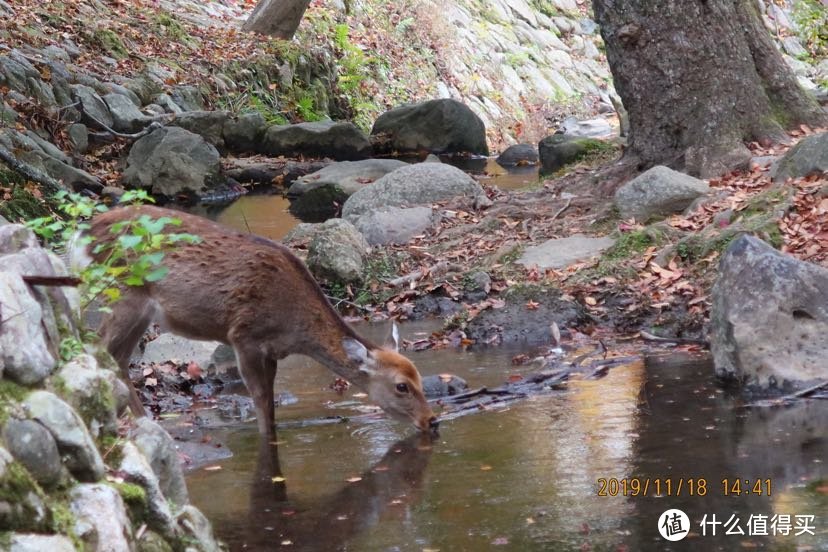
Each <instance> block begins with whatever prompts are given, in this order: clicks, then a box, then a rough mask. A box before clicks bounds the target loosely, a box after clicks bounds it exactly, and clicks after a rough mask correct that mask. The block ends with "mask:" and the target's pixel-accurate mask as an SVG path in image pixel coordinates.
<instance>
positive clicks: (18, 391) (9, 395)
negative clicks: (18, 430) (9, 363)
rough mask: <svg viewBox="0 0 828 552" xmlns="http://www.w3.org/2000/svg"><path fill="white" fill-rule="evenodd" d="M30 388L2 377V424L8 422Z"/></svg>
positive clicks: (0, 384) (0, 399) (0, 416)
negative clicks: (10, 415)
mask: <svg viewBox="0 0 828 552" xmlns="http://www.w3.org/2000/svg"><path fill="white" fill-rule="evenodd" d="M28 394H29V390H28V389H27V388H25V387H23V386H21V385H18V384H16V383H14V382H13V381H11V380H8V379H0V426H2V425H3V424H5V423H6V420H7V419H8V417H9V414H10V413H11V412H12V411H13V410H14V409H15V408H17V407H18V404H19V403H21V402H22V401H23V399H25V398H26V395H28Z"/></svg>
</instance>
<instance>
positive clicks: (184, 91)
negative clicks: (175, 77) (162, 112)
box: [170, 86, 204, 111]
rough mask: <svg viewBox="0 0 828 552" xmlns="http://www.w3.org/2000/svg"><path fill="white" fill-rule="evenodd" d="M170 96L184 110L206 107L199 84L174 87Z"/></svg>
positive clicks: (200, 109) (196, 109) (198, 109)
mask: <svg viewBox="0 0 828 552" xmlns="http://www.w3.org/2000/svg"><path fill="white" fill-rule="evenodd" d="M170 97H171V98H172V101H174V102H175V103H176V105H178V107H180V108H181V109H182V110H184V111H202V110H203V109H204V97H203V96H202V95H201V91H200V90H199V89H198V87H197V86H178V87H176V88H174V89H173V91H172V93H171V94H170Z"/></svg>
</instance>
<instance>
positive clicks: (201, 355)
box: [141, 333, 219, 370]
mask: <svg viewBox="0 0 828 552" xmlns="http://www.w3.org/2000/svg"><path fill="white" fill-rule="evenodd" d="M218 345H219V343H218V342H217V341H197V340H194V339H187V338H186V337H181V336H179V335H175V334H172V333H163V334H161V335H159V336H158V337H157V338H155V339H153V340H152V341H150V342H149V343H147V345H146V347H145V348H144V354H143V356H142V357H141V360H142V361H143V362H155V363H156V364H162V363H164V362H167V361H168V360H172V361H175V362H181V363H185V362H191V361H192V362H195V363H197V364H198V365H199V366H200V367H201V368H202V369H203V370H206V369H207V368H208V367H209V366H210V358H211V356H212V354H213V351H215V350H216V347H217V346H218Z"/></svg>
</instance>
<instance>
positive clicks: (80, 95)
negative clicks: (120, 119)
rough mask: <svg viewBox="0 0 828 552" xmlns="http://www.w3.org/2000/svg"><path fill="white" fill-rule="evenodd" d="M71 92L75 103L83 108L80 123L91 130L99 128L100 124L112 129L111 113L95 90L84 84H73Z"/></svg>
mask: <svg viewBox="0 0 828 552" xmlns="http://www.w3.org/2000/svg"><path fill="white" fill-rule="evenodd" d="M72 91H73V92H74V94H75V99H76V101H79V102H80V103H81V107H82V108H83V110H82V112H83V117H82V118H81V122H83V123H84V124H86V125H89V126H91V127H93V128H101V124H104V125H106V126H107V127H109V128H112V125H113V122H114V121H113V119H112V113H110V111H109V107H107V105H106V102H104V100H103V98H101V97H100V96H99V95H98V93H97V92H96V91H95V89H93V88H91V87H89V86H86V85H84V84H75V85H73V86H72Z"/></svg>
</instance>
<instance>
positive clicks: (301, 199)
mask: <svg viewBox="0 0 828 552" xmlns="http://www.w3.org/2000/svg"><path fill="white" fill-rule="evenodd" d="M405 166H407V163H404V162H402V161H397V160H395V159H364V160H362V161H340V162H338V163H331V164H330V165H327V166H326V167H323V168H322V169H320V170H318V171H316V172H313V173H311V174H307V175H305V176H301V177H299V178H297V179H296V180H295V181H294V182H293V184H291V185H290V188H288V192H287V195H288V198H290V199H291V200H292V203H291V206H290V211H291V213H293V214H295V215H296V216H297V217H299V218H301V219H303V220H311V219H312V220H324V219H327V218H330V217H333V216H335V215H336V213H337V212H338V210H339V209H340V208H341V207H342V204H343V203H345V201H346V200H347V199H348V198H349V197H350V196H351V195H353V194H354V193H355V192H356V191H357V190H360V189H362V188H364V187H365V186H368V185H370V184H371V183H373V182H374V181H376V180H378V179H380V178H382V177H383V176H385V175H386V174H388V173H390V172H392V171H395V170H397V169H399V168H401V167H405Z"/></svg>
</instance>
